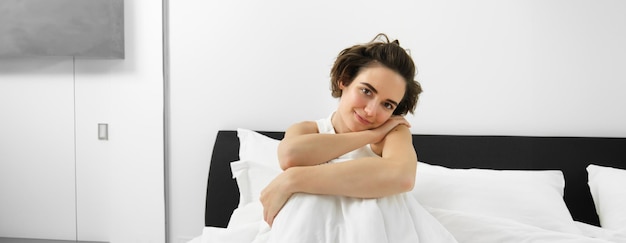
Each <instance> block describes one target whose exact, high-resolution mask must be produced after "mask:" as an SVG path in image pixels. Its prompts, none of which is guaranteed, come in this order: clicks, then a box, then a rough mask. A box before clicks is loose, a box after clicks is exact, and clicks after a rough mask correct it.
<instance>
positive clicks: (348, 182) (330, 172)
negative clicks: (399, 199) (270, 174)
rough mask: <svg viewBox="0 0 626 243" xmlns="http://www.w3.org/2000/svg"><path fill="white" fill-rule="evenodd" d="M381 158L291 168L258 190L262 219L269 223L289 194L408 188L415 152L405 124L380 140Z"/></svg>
mask: <svg viewBox="0 0 626 243" xmlns="http://www.w3.org/2000/svg"><path fill="white" fill-rule="evenodd" d="M380 143H381V144H380V145H382V148H383V149H382V157H380V158H379V157H369V158H361V159H355V160H351V161H346V162H341V163H331V164H323V165H318V166H297V167H291V168H288V169H287V170H285V171H284V172H283V173H281V174H279V175H278V177H276V178H275V179H274V180H273V181H272V182H271V183H270V184H269V185H268V186H267V187H266V188H265V189H264V190H263V192H262V193H261V202H262V203H263V210H264V212H263V213H264V218H265V221H266V222H268V224H269V225H270V226H271V225H272V222H273V221H274V217H275V216H276V215H277V214H278V212H279V211H280V209H281V208H282V207H283V205H284V204H285V202H286V201H287V200H288V199H289V197H291V195H292V194H293V193H296V192H304V193H310V194H324V195H342V196H349V197H360V198H377V197H383V196H388V195H393V194H397V193H401V192H406V191H410V190H412V188H413V186H414V182H415V173H416V169H417V168H416V167H417V155H416V154H415V149H414V148H413V143H412V137H411V132H410V130H409V129H408V127H407V126H404V125H397V126H395V127H394V129H393V130H392V131H391V132H389V133H388V134H387V136H386V137H384V139H383V140H382V141H380Z"/></svg>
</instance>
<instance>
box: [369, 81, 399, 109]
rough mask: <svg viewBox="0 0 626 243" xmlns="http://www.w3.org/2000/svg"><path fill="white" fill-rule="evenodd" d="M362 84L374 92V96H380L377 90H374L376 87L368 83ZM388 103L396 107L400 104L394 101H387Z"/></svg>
mask: <svg viewBox="0 0 626 243" xmlns="http://www.w3.org/2000/svg"><path fill="white" fill-rule="evenodd" d="M360 84H362V85H365V86H367V88H369V89H370V90H372V92H374V94H378V90H376V88H374V86H372V85H371V84H368V83H365V82H360ZM387 102H389V103H392V104H393V105H394V106H398V102H396V101H394V100H391V99H387Z"/></svg>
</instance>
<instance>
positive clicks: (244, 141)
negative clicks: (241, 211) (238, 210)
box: [230, 128, 282, 207]
mask: <svg viewBox="0 0 626 243" xmlns="http://www.w3.org/2000/svg"><path fill="white" fill-rule="evenodd" d="M237 136H238V137H239V161H235V162H231V163H230V167H231V171H232V173H233V178H235V179H236V181H237V185H238V186H239V206H238V207H242V206H244V205H246V204H248V203H250V202H255V201H258V200H259V197H260V195H261V191H262V190H263V189H264V188H265V187H266V186H267V184H269V183H270V182H271V181H272V179H274V177H276V176H277V175H278V174H279V173H280V172H282V170H281V169H280V165H279V164H278V155H277V152H276V151H277V150H278V143H279V142H280V140H276V139H273V138H270V137H268V136H265V135H263V134H260V133H257V132H255V131H252V130H248V129H243V128H239V129H237Z"/></svg>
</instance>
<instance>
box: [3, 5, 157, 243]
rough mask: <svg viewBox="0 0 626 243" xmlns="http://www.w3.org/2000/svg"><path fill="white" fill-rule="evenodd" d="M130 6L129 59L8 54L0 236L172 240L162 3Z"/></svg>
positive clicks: (5, 61)
mask: <svg viewBox="0 0 626 243" xmlns="http://www.w3.org/2000/svg"><path fill="white" fill-rule="evenodd" d="M124 4H125V5H124V12H125V15H124V23H125V45H126V47H125V49H126V58H125V59H124V60H92V59H77V60H76V62H75V65H74V62H73V60H72V57H45V58H44V57H42V58H18V59H0V111H1V112H0V113H2V117H1V118H0V190H1V191H0V195H2V196H1V197H2V199H1V200H0V214H1V215H2V217H0V229H1V230H0V237H26V238H48V239H78V240H81V241H82V240H89V241H108V242H121V243H126V242H165V212H164V210H165V205H164V164H163V162H164V157H163V141H164V140H163V59H162V33H163V32H162V3H161V1H151V0H134V1H125V3H124ZM74 71H75V75H74ZM74 80H75V81H74ZM98 123H108V124H109V140H108V141H101V140H98V139H97V124H98ZM11 173H12V174H11ZM75 195H76V196H75Z"/></svg>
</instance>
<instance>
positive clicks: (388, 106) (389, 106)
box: [384, 103, 394, 110]
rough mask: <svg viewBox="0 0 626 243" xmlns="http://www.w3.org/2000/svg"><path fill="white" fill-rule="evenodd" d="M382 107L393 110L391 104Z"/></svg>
mask: <svg viewBox="0 0 626 243" xmlns="http://www.w3.org/2000/svg"><path fill="white" fill-rule="evenodd" d="M384 106H385V108H387V109H389V110H393V109H394V108H393V104H391V103H385V104H384Z"/></svg>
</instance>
